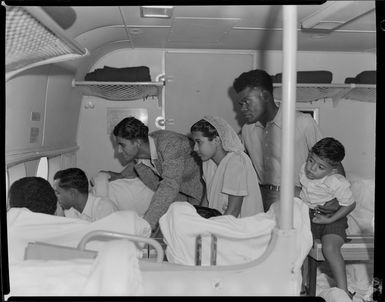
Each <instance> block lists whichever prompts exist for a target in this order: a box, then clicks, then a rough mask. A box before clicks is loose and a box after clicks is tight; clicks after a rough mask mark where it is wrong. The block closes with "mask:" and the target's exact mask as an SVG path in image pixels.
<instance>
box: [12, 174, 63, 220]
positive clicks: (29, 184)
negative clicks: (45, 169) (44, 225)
mask: <svg viewBox="0 0 385 302" xmlns="http://www.w3.org/2000/svg"><path fill="white" fill-rule="evenodd" d="M8 201H9V208H27V209H28V210H30V211H32V212H35V213H43V214H49V215H55V213H56V209H57V197H56V194H55V191H54V189H53V188H52V187H51V184H50V183H49V182H48V181H47V180H45V179H44V178H42V177H37V176H31V177H23V178H20V179H18V180H16V181H15V182H14V183H12V185H11V186H10V188H9V192H8Z"/></svg>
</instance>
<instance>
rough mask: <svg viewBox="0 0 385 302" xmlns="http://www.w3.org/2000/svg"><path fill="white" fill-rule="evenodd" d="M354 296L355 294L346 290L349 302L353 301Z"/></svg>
mask: <svg viewBox="0 0 385 302" xmlns="http://www.w3.org/2000/svg"><path fill="white" fill-rule="evenodd" d="M355 294H356V292H351V291H350V290H348V295H349V298H350V299H351V300H353V297H354V296H355Z"/></svg>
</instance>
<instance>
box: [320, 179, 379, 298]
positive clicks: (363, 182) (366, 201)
mask: <svg viewBox="0 0 385 302" xmlns="http://www.w3.org/2000/svg"><path fill="white" fill-rule="evenodd" d="M347 179H348V180H349V181H350V183H351V190H352V192H353V197H354V199H355V201H356V203H357V204H356V208H355V209H354V210H353V211H352V212H351V213H350V214H349V215H348V226H349V227H348V229H347V230H346V232H347V234H349V235H365V236H367V235H373V233H374V227H373V222H374V189H375V185H374V179H363V178H361V177H359V176H357V175H354V174H348V175H347ZM346 277H347V281H348V289H349V291H351V292H355V293H356V294H355V296H354V297H353V301H354V302H359V301H360V302H362V301H371V299H372V297H371V295H372V290H373V288H372V279H373V263H370V262H366V263H354V262H347V263H346ZM335 286H336V282H335V280H334V279H333V276H332V273H331V271H330V268H329V266H328V264H327V263H326V262H323V263H322V264H321V265H319V266H318V269H317V291H316V294H317V296H318V295H319V296H321V297H323V298H324V299H325V300H326V302H335V301H338V302H339V301H348V300H349V298H348V297H347V296H346V295H345V293H344V292H343V293H341V290H339V289H338V288H336V287H335ZM343 299H345V300H343Z"/></svg>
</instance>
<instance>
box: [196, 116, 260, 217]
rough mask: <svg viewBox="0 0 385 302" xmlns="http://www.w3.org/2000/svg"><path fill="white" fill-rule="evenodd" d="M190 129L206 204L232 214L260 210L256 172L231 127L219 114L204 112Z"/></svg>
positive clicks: (243, 215) (237, 214) (236, 214)
mask: <svg viewBox="0 0 385 302" xmlns="http://www.w3.org/2000/svg"><path fill="white" fill-rule="evenodd" d="M191 133H192V137H193V139H194V142H195V145H194V151H195V152H197V154H198V155H199V156H200V157H201V159H202V161H203V178H204V181H205V182H206V194H207V200H208V206H209V207H210V208H214V209H217V210H218V211H219V212H221V213H222V214H223V215H233V216H235V217H246V216H252V215H255V214H256V213H260V212H263V204H262V197H261V192H260V190H259V185H258V176H257V174H256V172H255V170H254V167H253V165H252V163H251V160H250V158H249V157H248V155H247V154H246V153H245V152H244V146H243V144H242V142H241V140H240V139H239V137H238V135H237V134H236V133H235V131H234V129H233V128H232V127H231V126H230V125H229V124H228V123H227V122H226V121H225V120H224V119H222V118H220V117H216V116H205V117H204V118H203V119H201V120H200V121H198V122H196V123H195V124H194V125H193V126H192V127H191Z"/></svg>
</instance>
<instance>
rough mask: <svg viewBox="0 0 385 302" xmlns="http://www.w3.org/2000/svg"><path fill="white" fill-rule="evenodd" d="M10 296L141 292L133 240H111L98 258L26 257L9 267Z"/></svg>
mask: <svg viewBox="0 0 385 302" xmlns="http://www.w3.org/2000/svg"><path fill="white" fill-rule="evenodd" d="M9 278H10V289H11V290H10V296H132V295H142V294H143V287H142V275H141V272H140V270H139V264H138V259H137V257H136V248H135V245H134V243H132V242H129V241H127V240H112V241H109V242H107V243H106V244H104V245H103V247H102V248H101V249H100V250H99V252H98V256H97V258H96V259H95V260H94V259H73V260H65V261H57V260H48V261H44V260H27V261H20V262H18V263H14V264H12V265H11V266H10V272H9Z"/></svg>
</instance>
